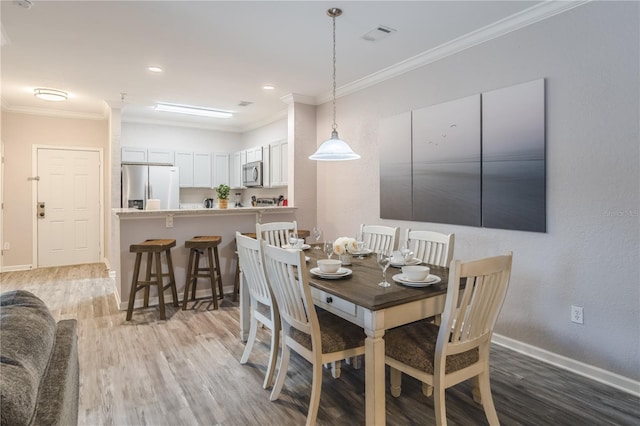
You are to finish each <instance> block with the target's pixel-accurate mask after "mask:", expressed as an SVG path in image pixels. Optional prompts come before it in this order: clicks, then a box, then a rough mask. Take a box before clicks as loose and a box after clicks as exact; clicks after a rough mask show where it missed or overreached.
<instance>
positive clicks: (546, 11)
mask: <svg viewBox="0 0 640 426" xmlns="http://www.w3.org/2000/svg"><path fill="white" fill-rule="evenodd" d="M591 1H593V0H576V1H556V0H550V1H545V2H542V3H539V4H537V5H535V6H532V7H529V8H527V9H525V10H523V11H520V12H518V13H515V14H513V15H511V16H508V17H506V18H503V19H501V20H499V21H496V22H494V23H492V24H490V25H487V26H485V27H482V28H479V29H477V30H475V31H472V32H470V33H468V34H465V35H463V36H460V37H458V38H456V39H453V40H451V41H448V42H446V43H443V44H441V45H439V46H437V47H434V48H433V49H430V50H427V51H425V52H422V53H420V54H418V55H416V56H413V57H411V58H408V59H406V60H404V61H402V62H398V63H397V64H394V65H391V66H389V67H387V68H384V69H382V70H380V71H377V72H375V73H373V74H369V75H368V76H366V77H363V78H361V79H359V80H356V81H353V82H351V83H348V84H345V85H343V86H340V87H339V88H337V89H336V97H341V96H346V95H349V94H352V93H355V92H358V91H360V90H363V89H366V88H368V87H371V86H373V85H375V84H378V83H381V82H383V81H385V80H389V79H391V78H394V77H397V76H399V75H402V74H405V73H407V72H409V71H412V70H415V69H416V68H420V67H423V66H425V65H428V64H431V63H433V62H436V61H439V60H440V59H443V58H446V57H448V56H451V55H454V54H456V53H459V52H461V51H463V50H466V49H469V48H471V47H474V46H477V45H479V44H482V43H485V42H487V41H490V40H493V39H495V38H498V37H502V36H504V35H506V34H509V33H511V32H514V31H517V30H519V29H521V28H525V27H527V26H529V25H532V24H535V23H537V22H540V21H543V20H545V19H548V18H551V17H553V16H555V15H558V14H560V13H563V12H566V11H568V10H571V9H574V8H576V7H578V6H582V5H584V4H586V3H590V2H591ZM331 99H332V93H329V92H328V93H326V94H324V95H322V96H318V97H316V98H315V103H314V104H315V105H320V104H323V103H326V102H329V101H330V100H331Z"/></svg>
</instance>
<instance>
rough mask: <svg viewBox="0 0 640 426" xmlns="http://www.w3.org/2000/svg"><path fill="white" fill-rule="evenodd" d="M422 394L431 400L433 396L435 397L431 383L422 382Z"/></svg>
mask: <svg viewBox="0 0 640 426" xmlns="http://www.w3.org/2000/svg"><path fill="white" fill-rule="evenodd" d="M422 394H423V395H424V396H426V397H427V398H429V397H430V396H431V395H433V386H431V385H430V384H429V383H424V382H422Z"/></svg>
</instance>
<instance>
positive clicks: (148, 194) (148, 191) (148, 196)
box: [146, 183, 153, 199]
mask: <svg viewBox="0 0 640 426" xmlns="http://www.w3.org/2000/svg"><path fill="white" fill-rule="evenodd" d="M146 192H147V199H149V198H153V197H152V196H151V184H150V183H148V184H147V191H146Z"/></svg>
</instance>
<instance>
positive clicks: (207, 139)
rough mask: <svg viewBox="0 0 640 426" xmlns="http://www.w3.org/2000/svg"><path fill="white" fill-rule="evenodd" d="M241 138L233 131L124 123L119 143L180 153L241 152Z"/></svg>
mask: <svg viewBox="0 0 640 426" xmlns="http://www.w3.org/2000/svg"><path fill="white" fill-rule="evenodd" d="M240 139H241V138H240V134H239V133H234V132H222V131H218V130H207V129H197V128H191V127H178V126H163V125H159V124H146V123H129V122H123V123H122V139H121V144H122V146H133V147H138V146H139V147H153V148H160V149H173V150H183V151H204V152H206V151H211V152H214V151H215V152H234V151H238V150H240V149H242V147H240V144H241V141H240Z"/></svg>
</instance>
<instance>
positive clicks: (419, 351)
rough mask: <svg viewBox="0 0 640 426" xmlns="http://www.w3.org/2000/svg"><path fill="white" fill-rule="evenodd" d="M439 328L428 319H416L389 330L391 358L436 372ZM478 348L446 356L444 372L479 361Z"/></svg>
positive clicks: (388, 341)
mask: <svg viewBox="0 0 640 426" xmlns="http://www.w3.org/2000/svg"><path fill="white" fill-rule="evenodd" d="M439 331H440V327H438V326H437V325H435V324H433V323H431V322H429V321H417V322H414V323H411V324H407V325H403V326H400V327H396V328H393V329H391V330H387V332H386V333H385V335H384V340H385V351H386V354H387V356H388V357H391V358H393V359H395V360H398V361H400V362H402V363H403V364H407V365H409V366H411V367H413V368H416V369H418V370H421V371H424V372H426V373H429V374H433V363H434V362H435V350H436V340H437V339H438V332H439ZM478 359H479V355H478V349H477V348H476V349H472V350H470V351H467V352H463V353H461V354H456V355H450V356H448V357H447V361H446V364H445V372H446V373H447V374H448V373H452V372H454V371H458V370H460V369H461V368H464V367H468V366H469V365H471V364H473V363H475V362H477V361H478Z"/></svg>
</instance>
